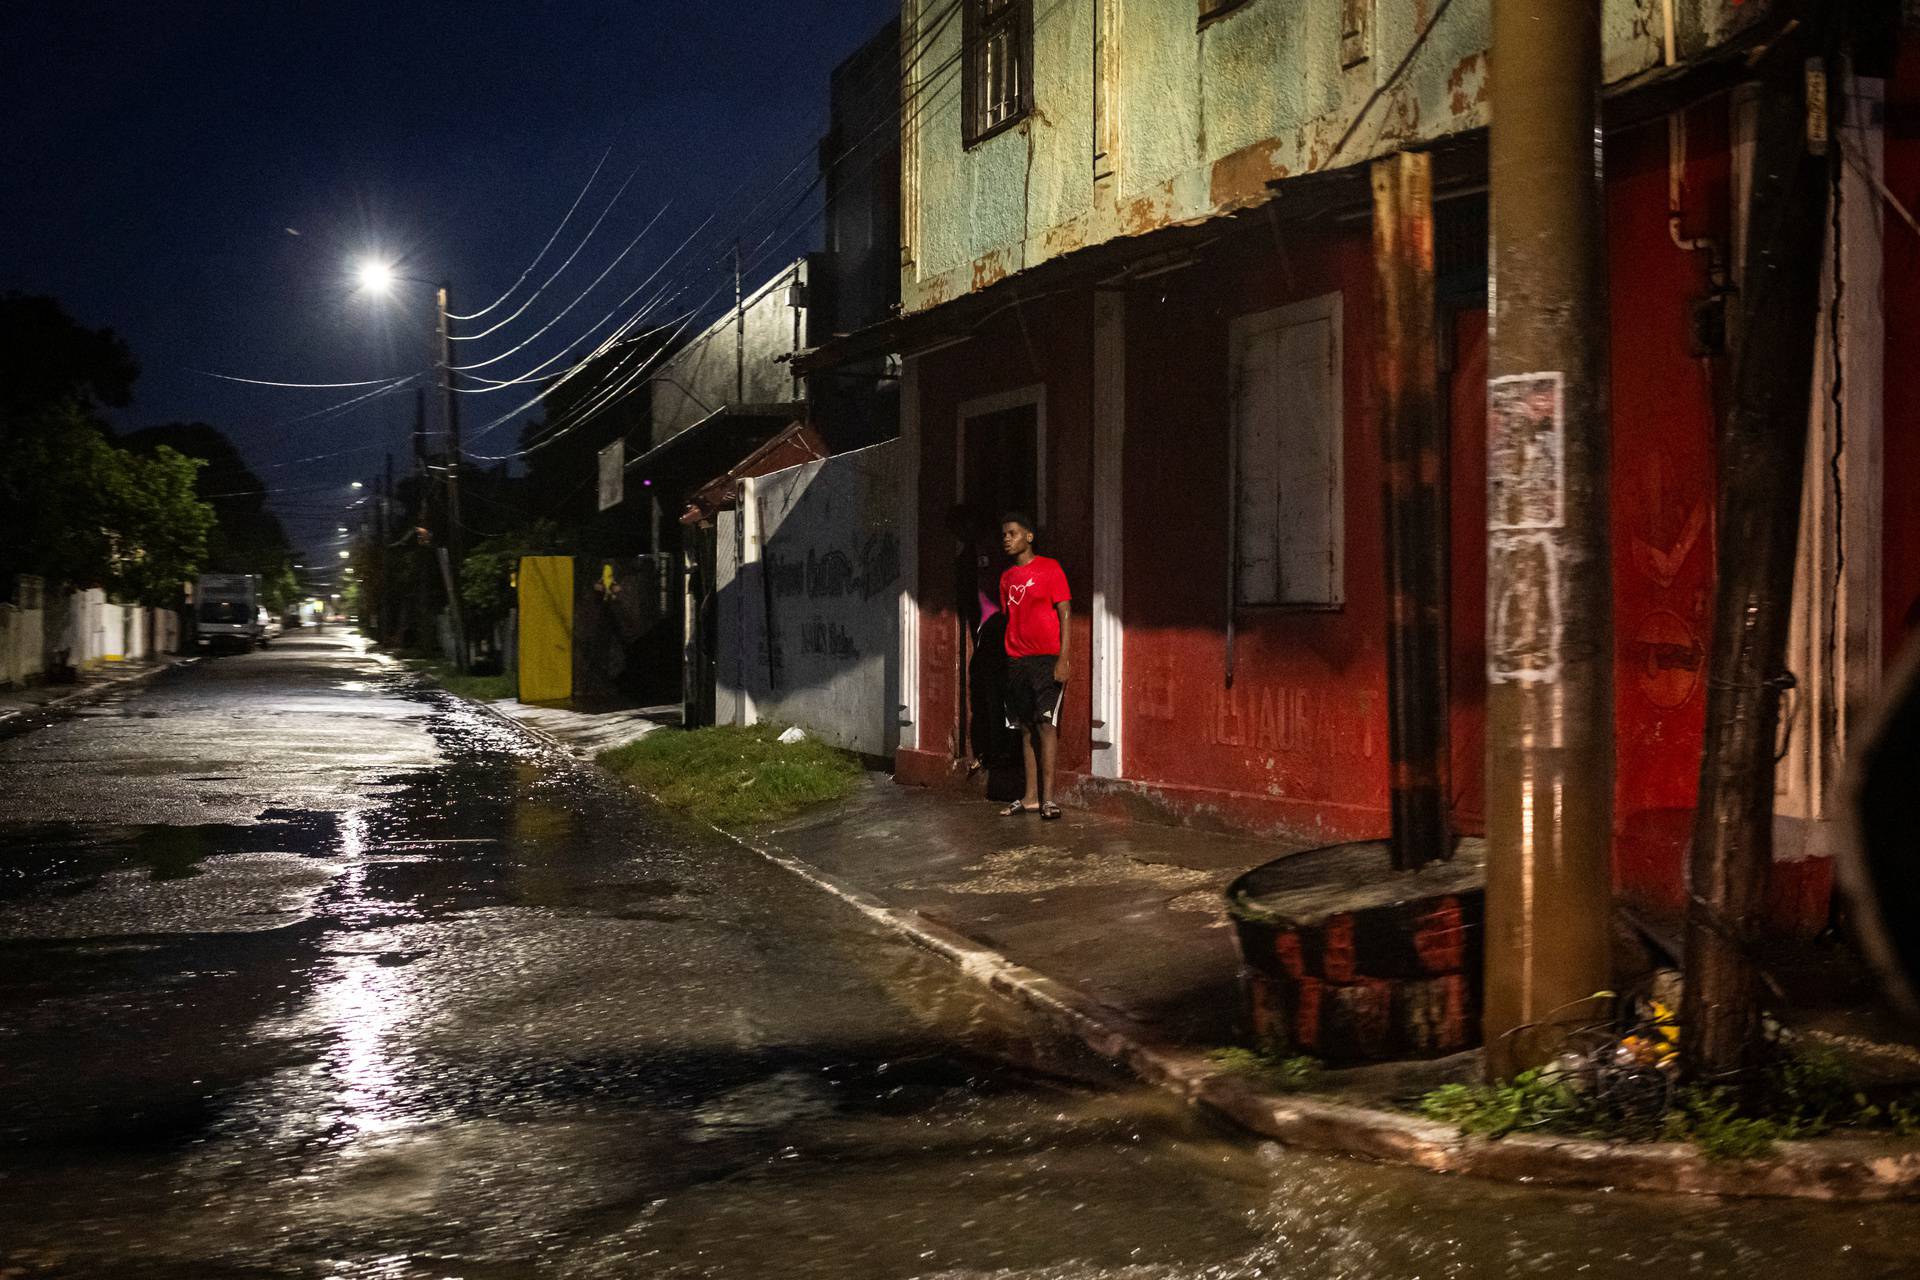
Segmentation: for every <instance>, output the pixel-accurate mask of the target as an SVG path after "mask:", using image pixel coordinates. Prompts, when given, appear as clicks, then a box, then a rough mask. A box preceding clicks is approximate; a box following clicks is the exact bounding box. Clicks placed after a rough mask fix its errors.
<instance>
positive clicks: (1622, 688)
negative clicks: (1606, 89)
mask: <svg viewBox="0 0 1920 1280" xmlns="http://www.w3.org/2000/svg"><path fill="white" fill-rule="evenodd" d="M1727 110H1728V108H1727V103H1726V100H1725V99H1724V98H1721V99H1714V100H1712V101H1710V102H1709V103H1707V104H1705V105H1703V106H1700V107H1697V108H1695V109H1694V110H1692V111H1691V112H1689V113H1688V118H1687V142H1686V152H1687V165H1686V176H1685V182H1684V186H1683V188H1682V209H1683V217H1682V220H1681V234H1682V236H1684V237H1688V238H1693V237H1710V238H1712V239H1713V240H1715V241H1716V242H1717V243H1718V244H1719V245H1720V246H1721V252H1722V253H1723V254H1725V253H1728V252H1730V245H1729V240H1730V236H1731V223H1730V220H1729V208H1730V205H1729V202H1728V190H1729V185H1730V176H1729V174H1730V164H1729V157H1728V151H1727V135H1728V128H1727ZM1668 148H1669V138H1668V131H1667V122H1666V121H1665V120H1664V119H1659V120H1655V121H1653V122H1652V123H1650V124H1648V125H1645V126H1642V127H1641V128H1639V129H1636V130H1633V131H1631V132H1628V133H1626V134H1622V135H1616V136H1615V137H1613V138H1611V139H1609V141H1608V147H1607V241H1608V243H1607V251H1608V265H1609V270H1608V283H1609V287H1610V291H1611V295H1610V306H1611V309H1612V313H1613V324H1612V330H1611V339H1612V356H1611V359H1612V383H1611V388H1610V390H1611V396H1612V422H1613V502H1612V506H1611V516H1612V521H1613V529H1612V533H1613V581H1614V654H1615V660H1614V733H1615V738H1616V748H1615V769H1614V826H1615V833H1616V835H1615V846H1614V881H1615V889H1616V891H1618V892H1619V893H1621V894H1622V895H1623V896H1624V897H1626V898H1627V899H1629V900H1631V901H1636V902H1638V903H1640V904H1641V905H1642V906H1645V907H1649V908H1652V909H1655V910H1657V911H1660V912H1662V913H1663V914H1672V913H1675V912H1677V911H1679V910H1680V909H1681V907H1682V906H1683V905H1684V903H1685V891H1684V864H1685V858H1686V849H1687V842H1688V836H1689V832H1690V830H1691V827H1692V822H1693V805H1694V797H1695V795H1696V794H1697V792H1698V789H1699V772H1700V751H1701V744H1702V734H1703V726H1704V723H1705V712H1706V707H1705V702H1706V687H1705V686H1706V655H1707V649H1708V641H1709V638H1710V635H1711V630H1712V614H1711V610H1712V592H1713V562H1714V536H1713V526H1714V517H1715V503H1716V501H1717V498H1718V492H1717V489H1716V486H1715V483H1714V475H1715V465H1714V432H1715V428H1714V422H1715V400H1716V395H1717V388H1716V382H1717V380H1718V379H1720V378H1723V377H1724V376H1725V370H1724V361H1722V360H1703V359H1700V358H1698V357H1696V356H1694V355H1692V354H1691V353H1690V348H1691V342H1690V338H1689V316H1690V312H1691V308H1692V306H1693V304H1694V303H1695V302H1696V301H1697V300H1699V299H1700V298H1702V297H1703V296H1704V295H1705V294H1706V293H1707V291H1708V288H1709V279H1708V262H1707V259H1708V255H1707V254H1706V253H1701V252H1687V251H1684V250H1682V249H1680V248H1679V247H1677V246H1676V245H1675V244H1674V242H1673V236H1672V234H1671V232H1670V230H1669V227H1668V220H1667V202H1668V155H1669V151H1668ZM1823 911H1824V905H1823Z"/></svg>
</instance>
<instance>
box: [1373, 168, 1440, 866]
mask: <svg viewBox="0 0 1920 1280" xmlns="http://www.w3.org/2000/svg"><path fill="white" fill-rule="evenodd" d="M1373 264H1374V292H1375V312H1374V315H1375V327H1376V331H1375V339H1376V340H1375V342H1374V386H1375V389H1376V392H1377V394H1378V398H1379V403H1380V447H1381V452H1382V454H1383V455H1384V457H1383V461H1384V463H1385V470H1384V475H1385V477H1386V492H1385V493H1384V494H1383V495H1382V497H1383V499H1384V502H1383V504H1382V505H1383V508H1384V510H1385V513H1386V555H1387V749H1388V755H1389V758H1390V760H1391V763H1392V774H1391V779H1390V786H1391V791H1392V804H1393V838H1392V842H1391V852H1392V858H1393V866H1394V869H1395V870H1397V871H1411V870H1414V869H1415V868H1418V867H1422V866H1425V865H1426V864H1427V863H1429V862H1435V861H1439V860H1441V859H1445V858H1450V857H1452V856H1453V832H1452V830H1451V827H1450V823H1449V818H1448V814H1447V799H1448V792H1449V789H1450V788H1449V775H1450V773H1451V768H1450V765H1451V761H1450V759H1449V756H1448V742H1447V737H1448V725H1447V710H1448V699H1447V591H1446V583H1447V573H1446V555H1447V525H1446V498H1445V491H1444V489H1443V488H1442V477H1443V476H1444V475H1445V474H1446V464H1445V461H1444V459H1445V457H1446V452H1445V449H1444V447H1443V444H1444V442H1443V440H1442V436H1441V431H1440V374H1439V351H1438V348H1437V346H1436V339H1435V334H1434V281H1433V158H1432V157H1431V156H1430V155H1428V154H1427V153H1426V152H1420V151H1401V152H1396V153H1394V154H1393V155H1390V156H1387V157H1385V158H1383V159H1380V160H1376V161H1374V164H1373Z"/></svg>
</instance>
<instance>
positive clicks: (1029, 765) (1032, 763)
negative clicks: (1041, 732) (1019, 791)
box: [1020, 728, 1049, 809]
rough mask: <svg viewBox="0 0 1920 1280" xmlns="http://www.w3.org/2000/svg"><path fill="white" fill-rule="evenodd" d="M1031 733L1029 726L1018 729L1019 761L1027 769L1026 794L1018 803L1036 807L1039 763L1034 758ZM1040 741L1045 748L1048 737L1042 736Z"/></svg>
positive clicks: (1038, 787)
mask: <svg viewBox="0 0 1920 1280" xmlns="http://www.w3.org/2000/svg"><path fill="white" fill-rule="evenodd" d="M1033 735H1034V730H1033V729H1031V728H1023V729H1021V730H1020V763H1021V764H1022V765H1024V766H1025V767H1026V771H1027V794H1026V795H1025V796H1023V797H1022V798H1021V800H1020V803H1021V804H1023V805H1025V806H1027V808H1029V809H1038V808H1039V807H1040V763H1039V761H1037V760H1036V759H1034V755H1033ZM1040 741H1041V746H1042V749H1043V750H1044V749H1046V745H1045V744H1046V743H1047V742H1048V741H1049V739H1047V738H1045V737H1042V738H1041V739H1040Z"/></svg>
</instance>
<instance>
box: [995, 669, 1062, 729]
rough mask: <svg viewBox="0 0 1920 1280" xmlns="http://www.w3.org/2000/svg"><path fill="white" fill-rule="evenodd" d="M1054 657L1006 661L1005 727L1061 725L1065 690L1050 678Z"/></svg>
mask: <svg viewBox="0 0 1920 1280" xmlns="http://www.w3.org/2000/svg"><path fill="white" fill-rule="evenodd" d="M1059 660H1060V655H1059V654H1057V653H1036V654H1031V655H1029V656H1027V657H1024V658H1009V659H1008V660H1007V727H1008V728H1009V729H1025V728H1030V727H1032V726H1035V725H1039V724H1043V723H1044V724H1052V725H1057V724H1059V723H1060V702H1061V699H1062V697H1064V695H1065V691H1066V688H1065V686H1064V685H1062V684H1061V683H1060V682H1059V681H1058V680H1055V679H1054V678H1053V665H1054V663H1056V662H1058V661H1059Z"/></svg>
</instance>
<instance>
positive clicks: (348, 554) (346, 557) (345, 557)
mask: <svg viewBox="0 0 1920 1280" xmlns="http://www.w3.org/2000/svg"><path fill="white" fill-rule="evenodd" d="M340 558H341V559H342V560H351V559H353V553H352V552H351V551H342V552H341V553H340Z"/></svg>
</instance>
